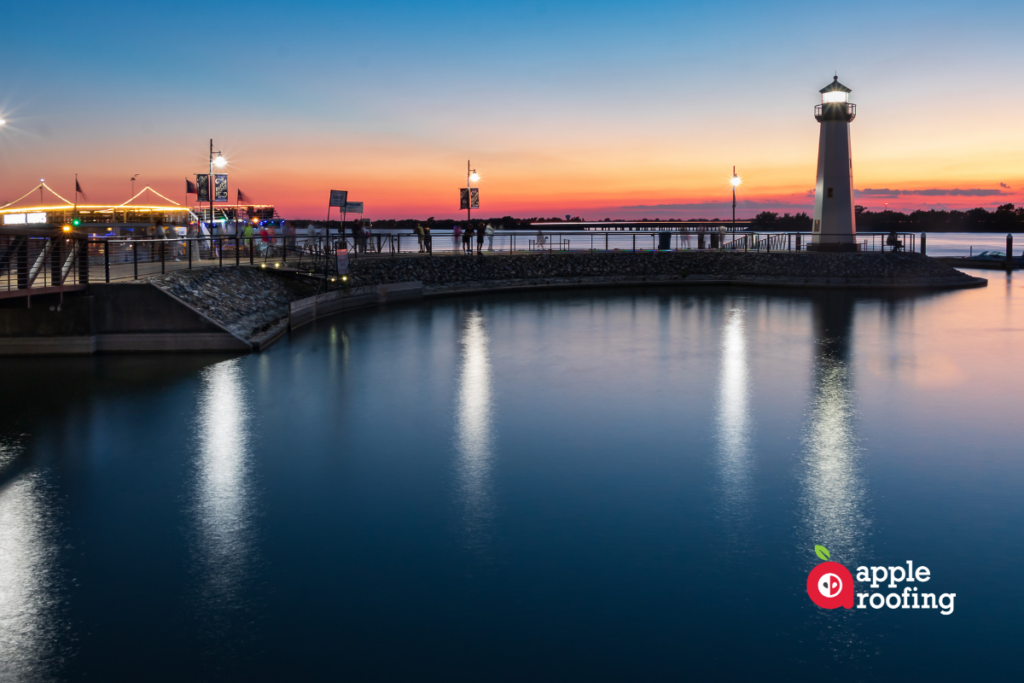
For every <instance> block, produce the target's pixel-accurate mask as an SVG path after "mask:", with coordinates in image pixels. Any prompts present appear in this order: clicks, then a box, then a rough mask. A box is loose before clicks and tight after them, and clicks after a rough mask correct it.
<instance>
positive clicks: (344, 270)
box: [334, 249, 348, 275]
mask: <svg viewBox="0 0 1024 683" xmlns="http://www.w3.org/2000/svg"><path fill="white" fill-rule="evenodd" d="M334 255H335V257H336V258H337V259H338V275H348V249H335V250H334Z"/></svg>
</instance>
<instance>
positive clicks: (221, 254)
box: [217, 237, 224, 268]
mask: <svg viewBox="0 0 1024 683" xmlns="http://www.w3.org/2000/svg"><path fill="white" fill-rule="evenodd" d="M217 258H218V259H220V267H221V268H223V267H224V238H223V237H218V238H217Z"/></svg>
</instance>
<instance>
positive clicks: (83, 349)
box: [0, 283, 252, 355]
mask: <svg viewBox="0 0 1024 683" xmlns="http://www.w3.org/2000/svg"><path fill="white" fill-rule="evenodd" d="M251 349H252V345H251V344H250V343H249V342H248V341H246V340H243V339H239V338H238V337H236V336H235V335H233V334H232V333H231V332H229V331H228V330H226V329H225V328H223V327H222V326H221V325H219V324H218V323H217V322H216V321H214V320H211V319H210V318H208V317H206V316H204V315H202V314H201V313H199V312H198V311H196V310H195V309H193V308H192V307H191V306H189V305H188V304H186V303H184V302H182V301H180V300H179V299H177V298H176V297H174V296H171V295H170V294H168V293H166V292H164V291H161V290H160V289H159V288H157V287H154V286H153V285H151V284H148V283H142V284H136V283H125V284H111V285H108V284H96V285H90V287H89V290H88V292H87V293H86V292H76V293H73V294H65V295H64V297H63V301H61V298H60V296H58V295H55V294H48V295H44V296H33V297H32V307H31V308H28V307H27V302H26V300H25V299H24V298H21V299H13V298H12V299H5V300H3V302H2V305H0V355H40V354H91V353H97V352H103V351H110V352H121V353H124V352H167V351H173V352H178V351H234V352H246V351H250V350H251Z"/></svg>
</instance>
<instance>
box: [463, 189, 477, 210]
mask: <svg viewBox="0 0 1024 683" xmlns="http://www.w3.org/2000/svg"><path fill="white" fill-rule="evenodd" d="M459 208H460V209H479V208H480V188H479V187H474V188H468V187H460V188H459Z"/></svg>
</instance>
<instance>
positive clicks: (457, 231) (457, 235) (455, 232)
mask: <svg viewBox="0 0 1024 683" xmlns="http://www.w3.org/2000/svg"><path fill="white" fill-rule="evenodd" d="M461 238H462V226H460V225H459V224H458V223H456V224H455V227H454V228H452V251H455V252H457V251H458V250H459V240H460V239H461Z"/></svg>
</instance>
